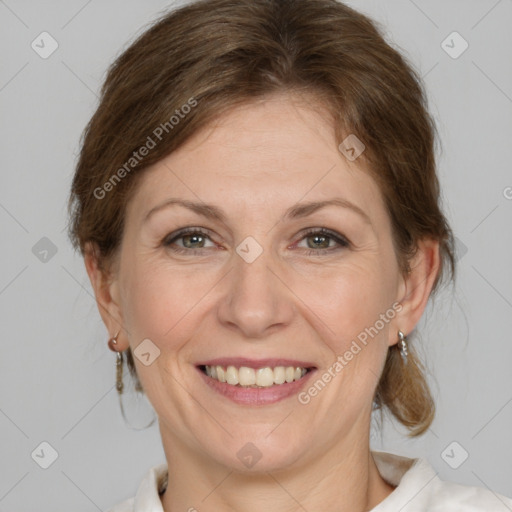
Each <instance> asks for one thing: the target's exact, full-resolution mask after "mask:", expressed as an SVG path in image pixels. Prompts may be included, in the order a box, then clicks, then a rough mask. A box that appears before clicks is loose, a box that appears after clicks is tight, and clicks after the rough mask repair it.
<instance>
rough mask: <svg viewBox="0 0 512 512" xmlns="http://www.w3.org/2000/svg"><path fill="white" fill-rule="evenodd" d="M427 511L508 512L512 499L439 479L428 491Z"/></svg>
mask: <svg viewBox="0 0 512 512" xmlns="http://www.w3.org/2000/svg"><path fill="white" fill-rule="evenodd" d="M428 494H429V499H428V506H429V508H428V510H429V511H430V510H431V511H432V512H441V511H443V512H447V511H452V510H453V511H456V510H457V511H460V510H464V512H491V511H493V512H510V511H512V499H510V498H507V497H506V496H503V495H501V494H498V493H496V492H494V491H491V490H490V489H485V488H483V487H474V486H469V485H461V484H456V483H454V482H447V481H443V480H441V479H439V478H438V477H437V476H436V478H435V479H434V481H433V482H432V488H431V489H430V491H429V493H428Z"/></svg>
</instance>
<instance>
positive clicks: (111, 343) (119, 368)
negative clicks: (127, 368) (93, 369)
mask: <svg viewBox="0 0 512 512" xmlns="http://www.w3.org/2000/svg"><path fill="white" fill-rule="evenodd" d="M119 332H120V331H118V332H117V334H116V335H115V336H114V337H113V338H110V339H109V340H108V348H109V349H110V350H112V352H115V353H116V389H117V392H118V393H119V395H121V394H122V393H123V388H124V385H123V354H122V352H121V351H120V350H117V349H116V344H117V337H118V336H119Z"/></svg>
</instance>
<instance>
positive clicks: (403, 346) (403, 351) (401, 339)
mask: <svg viewBox="0 0 512 512" xmlns="http://www.w3.org/2000/svg"><path fill="white" fill-rule="evenodd" d="M406 341H407V338H406V337H405V334H404V333H403V332H402V331H398V349H399V350H400V355H401V356H402V360H403V362H404V364H407V355H408V354H407V343H406Z"/></svg>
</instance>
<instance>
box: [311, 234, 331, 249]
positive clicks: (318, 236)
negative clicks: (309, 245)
mask: <svg viewBox="0 0 512 512" xmlns="http://www.w3.org/2000/svg"><path fill="white" fill-rule="evenodd" d="M327 238H328V237H326V236H324V235H313V240H314V243H315V244H316V243H318V240H323V241H324V242H325V240H326V239H327ZM321 243H322V242H320V244H321ZM327 245H328V243H327ZM323 246H324V247H325V243H324V244H323Z"/></svg>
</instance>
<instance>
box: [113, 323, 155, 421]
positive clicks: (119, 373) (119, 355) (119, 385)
mask: <svg viewBox="0 0 512 512" xmlns="http://www.w3.org/2000/svg"><path fill="white" fill-rule="evenodd" d="M120 332H121V331H118V332H117V334H116V335H115V336H114V337H113V338H110V339H109V340H108V348H109V349H110V350H112V352H115V353H116V389H117V393H118V397H119V406H120V408H121V414H122V415H123V418H124V421H125V422H126V423H127V424H129V423H130V422H129V421H128V420H127V419H126V415H125V413H124V406H123V400H122V398H121V395H122V394H123V389H124V385H123V351H122V350H118V349H117V348H116V347H117V337H118V336H119V333H120ZM137 390H138V391H142V387H137ZM155 421H156V416H155V417H154V418H153V420H152V421H151V422H150V423H149V424H148V425H146V426H145V427H143V428H134V427H130V428H132V429H133V430H144V429H146V428H148V427H150V426H151V425H153V423H154V422H155Z"/></svg>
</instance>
